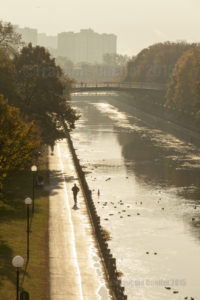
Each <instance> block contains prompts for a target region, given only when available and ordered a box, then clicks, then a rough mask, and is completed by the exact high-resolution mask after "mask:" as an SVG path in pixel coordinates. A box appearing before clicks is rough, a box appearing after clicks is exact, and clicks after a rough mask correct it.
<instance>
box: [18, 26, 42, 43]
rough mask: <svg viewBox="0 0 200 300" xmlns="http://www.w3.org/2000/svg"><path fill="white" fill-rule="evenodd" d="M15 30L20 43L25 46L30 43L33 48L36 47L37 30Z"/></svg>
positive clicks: (26, 28)
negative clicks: (19, 37)
mask: <svg viewBox="0 0 200 300" xmlns="http://www.w3.org/2000/svg"><path fill="white" fill-rule="evenodd" d="M15 30H16V32H17V33H19V34H21V36H22V41H23V42H24V43H25V44H29V43H32V45H33V46H36V45H37V38H38V33H37V29H32V28H28V27H25V28H20V27H19V26H15Z"/></svg>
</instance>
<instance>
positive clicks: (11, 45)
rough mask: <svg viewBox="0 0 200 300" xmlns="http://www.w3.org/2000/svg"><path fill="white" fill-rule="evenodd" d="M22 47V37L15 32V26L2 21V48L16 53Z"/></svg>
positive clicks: (0, 27) (0, 28) (0, 38)
mask: <svg viewBox="0 0 200 300" xmlns="http://www.w3.org/2000/svg"><path fill="white" fill-rule="evenodd" d="M21 45H22V42H21V36H20V34H18V33H16V32H15V30H14V27H13V25H12V24H11V23H6V22H2V21H0V48H4V49H5V48H6V49H8V50H9V51H10V52H12V53H13V52H14V53H15V52H16V50H17V49H18V47H20V46H21Z"/></svg>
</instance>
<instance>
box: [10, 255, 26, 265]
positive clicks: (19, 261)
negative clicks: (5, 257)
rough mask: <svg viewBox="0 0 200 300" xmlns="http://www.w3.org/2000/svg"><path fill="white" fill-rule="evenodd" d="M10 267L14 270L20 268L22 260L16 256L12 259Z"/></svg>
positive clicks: (22, 263)
mask: <svg viewBox="0 0 200 300" xmlns="http://www.w3.org/2000/svg"><path fill="white" fill-rule="evenodd" d="M12 265H13V267H15V268H22V267H23V265H24V259H23V257H21V256H19V255H17V256H15V257H14V258H13V259H12Z"/></svg>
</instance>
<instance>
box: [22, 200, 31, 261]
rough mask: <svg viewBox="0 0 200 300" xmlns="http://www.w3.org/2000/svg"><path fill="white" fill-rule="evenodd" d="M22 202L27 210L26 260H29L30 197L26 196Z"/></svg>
mask: <svg viewBox="0 0 200 300" xmlns="http://www.w3.org/2000/svg"><path fill="white" fill-rule="evenodd" d="M24 203H25V204H26V211H27V230H26V232H27V261H29V233H30V222H29V215H30V214H29V207H30V205H31V204H32V199H31V198H26V199H25V200H24Z"/></svg>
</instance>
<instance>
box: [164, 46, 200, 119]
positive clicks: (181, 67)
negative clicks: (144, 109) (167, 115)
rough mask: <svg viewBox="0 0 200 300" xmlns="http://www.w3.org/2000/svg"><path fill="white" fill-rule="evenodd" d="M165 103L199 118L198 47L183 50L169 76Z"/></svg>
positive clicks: (199, 56)
mask: <svg viewBox="0 0 200 300" xmlns="http://www.w3.org/2000/svg"><path fill="white" fill-rule="evenodd" d="M166 104H167V105H169V106H174V107H175V108H177V109H181V110H184V111H186V112H187V113H190V114H192V115H193V116H194V117H196V119H200V47H195V48H193V49H191V50H189V51H187V52H185V53H184V54H183V55H182V56H181V57H180V59H179V60H178V61H177V63H176V65H175V68H174V71H173V74H172V75H171V77H170V80H169V84H168V90H167V94H166Z"/></svg>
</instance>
